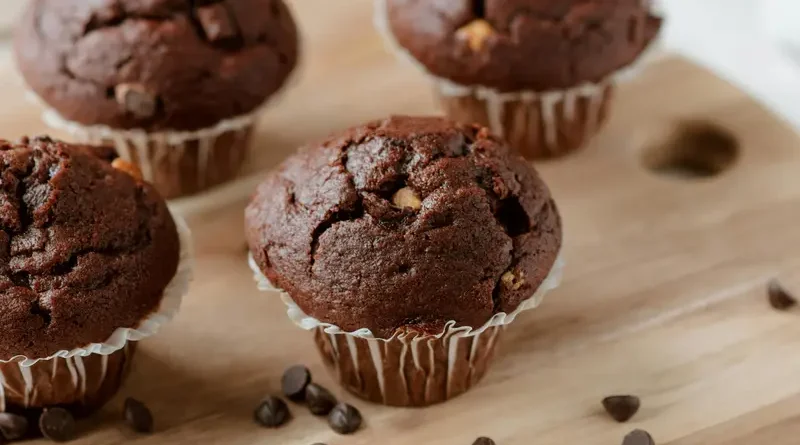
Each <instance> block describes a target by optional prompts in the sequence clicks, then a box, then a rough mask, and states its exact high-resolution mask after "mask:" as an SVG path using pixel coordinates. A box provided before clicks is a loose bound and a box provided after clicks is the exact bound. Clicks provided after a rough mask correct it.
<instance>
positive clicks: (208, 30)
mask: <svg viewBox="0 0 800 445" xmlns="http://www.w3.org/2000/svg"><path fill="white" fill-rule="evenodd" d="M195 14H196V15H197V21H198V22H200V26H201V27H202V28H203V32H204V33H205V35H206V38H207V39H208V40H209V41H211V42H217V41H219V40H224V39H230V38H233V37H236V27H235V26H234V24H233V23H232V22H231V16H230V15H228V10H227V9H226V8H225V6H224V5H222V4H220V3H216V4H213V5H208V6H201V7H199V8H197V9H196V10H195Z"/></svg>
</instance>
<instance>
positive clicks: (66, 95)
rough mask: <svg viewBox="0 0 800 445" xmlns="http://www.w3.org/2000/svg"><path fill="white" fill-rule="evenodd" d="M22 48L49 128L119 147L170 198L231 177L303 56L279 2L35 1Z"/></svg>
mask: <svg viewBox="0 0 800 445" xmlns="http://www.w3.org/2000/svg"><path fill="white" fill-rule="evenodd" d="M14 47H15V53H16V59H17V63H18V66H19V69H20V71H21V72H22V75H23V77H24V78H25V81H26V82H27V84H28V86H29V88H30V89H31V90H32V92H33V93H34V94H35V96H37V97H38V98H39V99H41V102H42V103H43V104H44V105H45V106H46V108H47V110H48V111H47V112H46V113H45V121H46V123H47V124H49V125H51V126H52V127H55V128H57V129H60V130H65V131H67V132H68V133H69V134H70V135H71V136H72V137H74V138H75V139H77V140H79V141H81V142H87V143H92V144H96V145H101V144H109V145H113V146H114V147H115V148H116V150H117V153H118V155H119V156H120V157H121V158H122V159H124V160H126V161H129V162H132V163H135V164H138V165H139V167H140V169H141V170H142V173H143V175H144V178H145V180H147V181H150V182H152V183H153V184H154V185H155V186H156V188H157V189H158V190H159V191H160V192H161V194H162V195H163V196H165V197H166V198H175V197H178V196H183V195H188V194H192V193H196V192H199V191H201V190H204V189H207V188H209V187H212V186H214V185H217V184H220V183H223V182H225V181H227V180H230V179H231V178H233V177H235V175H236V174H237V172H238V170H239V168H240V167H241V165H242V163H243V162H244V159H245V155H246V153H247V148H248V142H249V139H250V135H251V133H252V129H253V125H254V123H255V120H256V117H257V115H258V111H259V110H260V108H261V106H262V105H264V103H265V101H266V100H267V99H268V98H269V97H271V96H272V95H273V94H275V93H276V92H277V91H278V90H279V89H280V88H281V87H282V86H283V85H284V83H285V82H286V79H287V77H288V76H289V74H290V73H291V72H292V70H293V69H294V67H295V64H296V61H297V57H298V37H297V30H296V27H295V24H294V21H293V19H292V15H291V13H290V11H289V9H288V8H287V7H286V5H285V4H284V2H283V1H282V0H207V1H202V2H201V1H197V2H187V1H184V0H148V1H142V0H100V1H92V2H87V1H85V0H32V1H31V2H30V4H29V6H28V8H27V10H26V12H25V14H24V15H23V17H22V19H21V22H20V26H19V27H18V29H17V33H16V36H15V44H14Z"/></svg>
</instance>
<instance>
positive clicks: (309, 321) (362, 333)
mask: <svg viewBox="0 0 800 445" xmlns="http://www.w3.org/2000/svg"><path fill="white" fill-rule="evenodd" d="M248 263H249V265H250V268H251V269H252V270H253V274H254V278H255V280H256V282H257V283H258V289H259V290H262V291H277V292H279V293H280V295H281V299H282V300H283V302H284V304H286V307H287V310H286V313H287V314H288V315H289V318H290V319H291V320H292V321H293V322H294V323H295V324H296V325H297V326H299V327H301V328H303V329H305V330H308V331H310V330H313V329H317V328H322V329H324V331H325V333H326V334H348V335H352V336H355V337H359V338H366V339H375V340H380V341H384V342H385V341H389V340H391V339H383V338H379V337H376V336H375V335H374V334H373V333H372V331H371V330H369V329H367V328H361V329H358V330H355V331H350V332H348V331H344V330H342V329H341V328H340V327H338V326H336V325H334V324H331V323H325V322H323V321H320V320H318V319H316V318H314V317H311V316H309V315H307V314H306V313H305V312H303V310H302V309H300V307H299V306H298V305H297V304H296V303H295V302H294V300H292V297H291V296H289V294H287V293H286V292H284V291H283V290H281V289H279V288H277V287H275V286H274V285H273V284H272V283H271V282H270V281H269V279H268V278H267V277H266V276H265V275H264V274H263V272H261V269H260V268H259V267H258V264H256V262H255V260H254V259H253V256H252V255H249V257H248ZM563 269H564V260H563V258H562V253H561V251H559V253H558V256H557V257H556V261H555V262H554V263H553V267H552V268H551V269H550V272H549V273H548V274H547V277H545V279H544V281H542V283H541V284H540V285H539V287H538V288H537V289H536V291H535V292H534V294H533V295H532V296H531V297H529V298H528V299H526V300H524V301H523V302H522V303H520V305H519V306H518V307H517V309H515V310H514V311H513V312H511V313H505V312H500V313H497V314H495V315H494V316H493V317H492V318H491V319H489V321H487V322H486V323H485V324H484V325H483V326H480V327H478V328H472V327H470V326H458V327H457V326H456V324H457V322H456V321H455V320H451V321H449V322H447V323H445V328H444V329H443V330H442V332H441V333H440V334H437V335H429V336H416V338H415V341H422V340H425V339H429V338H431V337H435V338H442V337H443V336H444V335H453V334H458V336H461V337H467V336H476V335H480V334H481V333H483V332H484V331H486V330H487V329H489V328H490V327H495V326H505V325H507V324H509V323H511V322H513V321H514V319H515V318H517V316H518V315H519V314H520V313H521V312H523V311H526V310H529V309H533V308H535V307H536V306H538V305H539V304H540V303H541V302H542V299H543V298H544V295H545V294H546V293H547V292H549V291H551V290H553V289H555V288H556V287H558V285H559V284H560V283H561V277H562V275H563ZM405 335H408V334H397V335H395V336H394V337H392V338H402V337H403V336H405Z"/></svg>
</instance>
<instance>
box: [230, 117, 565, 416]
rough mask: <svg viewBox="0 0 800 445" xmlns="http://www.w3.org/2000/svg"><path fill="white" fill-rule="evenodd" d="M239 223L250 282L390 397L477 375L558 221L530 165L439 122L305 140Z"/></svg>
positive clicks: (426, 399)
mask: <svg viewBox="0 0 800 445" xmlns="http://www.w3.org/2000/svg"><path fill="white" fill-rule="evenodd" d="M246 226H247V238H248V242H249V246H250V252H251V254H252V258H253V262H252V265H253V266H254V268H255V271H256V273H257V276H259V278H261V279H264V280H268V281H269V282H270V283H272V284H273V285H274V286H275V287H276V288H279V289H282V290H283V291H284V292H285V296H286V298H287V302H288V303H289V304H290V308H291V310H290V316H292V318H293V319H294V320H295V321H296V322H298V324H300V325H301V326H302V327H305V328H307V329H309V328H313V329H315V330H316V339H317V343H318V346H319V349H320V351H321V352H322V355H323V357H324V358H325V361H326V363H327V364H328V365H329V366H330V367H332V368H334V369H335V370H336V371H337V374H338V375H339V377H340V379H341V383H342V384H343V385H344V386H345V387H346V388H347V389H349V390H351V391H352V392H354V393H355V394H357V395H359V396H361V397H364V398H366V399H369V400H372V401H375V402H378V403H385V404H390V405H428V404H432V403H437V402H441V401H444V400H446V399H448V398H451V397H454V396H456V395H458V394H460V393H462V392H464V391H466V390H467V389H468V388H469V387H470V386H472V385H473V384H474V383H476V382H477V381H478V380H479V379H480V378H481V377H482V376H483V373H484V372H485V370H486V367H487V365H488V363H489V362H490V360H491V357H492V355H493V352H494V347H495V345H496V340H497V336H498V335H499V333H500V331H501V329H502V326H503V325H505V324H507V323H509V322H510V321H511V320H513V318H514V317H515V316H516V314H517V313H518V312H519V311H521V310H523V309H527V308H529V307H532V306H535V305H536V304H537V303H538V301H539V299H540V297H541V295H542V294H543V293H544V292H545V291H546V290H548V289H550V288H551V287H553V285H554V281H555V280H556V277H555V275H556V274H557V271H558V269H559V267H557V258H558V254H559V251H560V247H561V221H560V218H559V214H558V211H557V210H556V207H555V204H554V203H553V200H552V199H551V197H550V192H549V191H548V189H547V187H546V186H545V184H544V183H543V182H542V180H541V179H540V178H539V176H538V175H537V174H536V172H535V171H534V170H533V168H532V167H531V166H529V165H528V164H527V163H525V162H523V160H522V159H521V158H520V157H519V156H518V155H516V154H512V153H510V151H509V149H508V148H507V146H506V144H505V143H504V142H502V141H501V140H500V139H498V138H495V137H494V136H491V135H490V134H489V131H488V130H487V129H485V128H481V127H480V126H477V125H466V124H457V123H454V122H451V121H449V120H446V119H443V118H422V117H392V118H389V119H385V120H382V121H376V122H371V123H368V124H366V125H363V126H360V127H356V128H352V129H350V130H348V131H346V132H344V133H342V134H341V135H338V136H336V137H333V138H331V139H329V140H327V141H325V142H323V143H322V144H319V145H311V146H308V147H306V148H305V149H303V150H302V151H301V152H300V153H299V154H297V155H295V156H293V157H291V158H289V159H288V160H287V161H286V162H285V163H284V164H283V165H282V166H281V167H279V168H278V169H277V170H276V171H274V172H272V173H271V174H270V175H269V176H268V177H267V179H266V180H265V181H264V182H263V183H262V184H261V186H259V188H258V191H257V192H256V195H255V197H254V198H253V200H252V202H251V203H250V205H249V206H248V208H247V211H246ZM428 348H430V349H428ZM423 349H424V351H423ZM409 351H413V357H415V358H414V359H413V360H412V353H407V352H409ZM448 351H450V352H451V353H452V352H453V351H455V353H454V354H451V353H448ZM351 353H352V354H351ZM415 362H417V364H416V366H415ZM448 373H449V375H448Z"/></svg>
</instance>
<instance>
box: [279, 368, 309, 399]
mask: <svg viewBox="0 0 800 445" xmlns="http://www.w3.org/2000/svg"><path fill="white" fill-rule="evenodd" d="M309 383H311V371H309V370H308V368H306V367H305V366H302V365H297V366H292V367H291V368H289V369H287V370H286V372H284V373H283V377H282V378H281V388H282V389H283V395H285V396H286V397H288V398H289V400H293V401H295V402H302V401H303V400H305V398H306V387H307V386H308V384H309Z"/></svg>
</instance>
